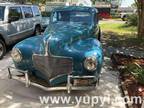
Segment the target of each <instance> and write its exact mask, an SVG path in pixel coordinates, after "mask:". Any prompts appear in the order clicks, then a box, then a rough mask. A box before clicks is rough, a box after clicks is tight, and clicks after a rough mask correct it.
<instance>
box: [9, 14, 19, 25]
mask: <svg viewBox="0 0 144 108" xmlns="http://www.w3.org/2000/svg"><path fill="white" fill-rule="evenodd" d="M18 20H19V17H18V16H10V17H9V18H8V22H9V23H11V22H14V21H18Z"/></svg>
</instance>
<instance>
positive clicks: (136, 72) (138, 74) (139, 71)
mask: <svg viewBox="0 0 144 108" xmlns="http://www.w3.org/2000/svg"><path fill="white" fill-rule="evenodd" d="M127 69H128V71H129V72H130V73H131V74H132V75H133V76H134V77H135V78H136V79H137V81H138V82H139V83H141V84H144V68H142V67H140V66H139V65H138V64H130V65H128V67H127Z"/></svg>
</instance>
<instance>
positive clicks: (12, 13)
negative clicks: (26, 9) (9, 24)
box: [8, 7, 23, 20]
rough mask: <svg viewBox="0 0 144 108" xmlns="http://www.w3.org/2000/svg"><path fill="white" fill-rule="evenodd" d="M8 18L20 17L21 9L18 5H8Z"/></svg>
mask: <svg viewBox="0 0 144 108" xmlns="http://www.w3.org/2000/svg"><path fill="white" fill-rule="evenodd" d="M8 18H15V19H17V20H19V19H22V18H23V16H22V11H21V8H20V7H10V8H9V15H8Z"/></svg>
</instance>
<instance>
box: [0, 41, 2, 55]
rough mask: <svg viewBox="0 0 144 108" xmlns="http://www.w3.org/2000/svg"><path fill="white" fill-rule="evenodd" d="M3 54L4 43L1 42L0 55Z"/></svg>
mask: <svg viewBox="0 0 144 108" xmlns="http://www.w3.org/2000/svg"><path fill="white" fill-rule="evenodd" d="M2 54H3V45H2V43H0V56H2Z"/></svg>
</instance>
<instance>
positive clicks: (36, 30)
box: [34, 26, 41, 36]
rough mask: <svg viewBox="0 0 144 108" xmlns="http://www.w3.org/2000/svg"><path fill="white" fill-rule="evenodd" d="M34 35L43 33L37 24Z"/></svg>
mask: <svg viewBox="0 0 144 108" xmlns="http://www.w3.org/2000/svg"><path fill="white" fill-rule="evenodd" d="M34 35H36V36H38V35H41V27H40V26H36V28H35V31H34Z"/></svg>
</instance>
